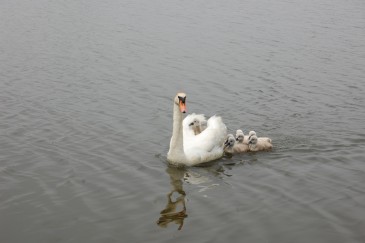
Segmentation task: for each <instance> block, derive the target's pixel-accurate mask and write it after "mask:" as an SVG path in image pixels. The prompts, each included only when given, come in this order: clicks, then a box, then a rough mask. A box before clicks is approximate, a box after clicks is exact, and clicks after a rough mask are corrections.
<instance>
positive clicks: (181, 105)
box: [167, 93, 227, 166]
mask: <svg viewBox="0 0 365 243" xmlns="http://www.w3.org/2000/svg"><path fill="white" fill-rule="evenodd" d="M185 101H186V94H185V93H178V94H177V95H176V96H175V98H174V113H173V128H172V137H171V140H170V149H169V152H168V153H167V160H168V161H169V162H170V163H171V164H175V165H188V166H193V165H197V164H200V163H204V162H208V161H212V160H215V159H219V158H221V157H222V156H223V142H224V140H225V137H226V134H227V127H226V125H224V123H223V122H222V119H221V118H220V117H218V116H212V117H211V118H209V120H208V121H207V128H206V129H205V130H204V131H202V132H201V133H200V134H198V135H195V136H192V137H190V138H188V139H189V140H188V143H186V146H184V140H185V138H184V136H183V113H185V112H186V102H185Z"/></svg>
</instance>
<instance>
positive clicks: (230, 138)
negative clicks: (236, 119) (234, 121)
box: [224, 134, 236, 149]
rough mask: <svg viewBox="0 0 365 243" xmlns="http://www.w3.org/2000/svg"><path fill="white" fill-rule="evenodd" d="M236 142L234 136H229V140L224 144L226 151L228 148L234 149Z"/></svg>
mask: <svg viewBox="0 0 365 243" xmlns="http://www.w3.org/2000/svg"><path fill="white" fill-rule="evenodd" d="M235 142H236V139H235V137H234V136H233V134H228V135H227V139H226V141H225V142H224V149H226V148H232V147H233V145H234V143H235Z"/></svg>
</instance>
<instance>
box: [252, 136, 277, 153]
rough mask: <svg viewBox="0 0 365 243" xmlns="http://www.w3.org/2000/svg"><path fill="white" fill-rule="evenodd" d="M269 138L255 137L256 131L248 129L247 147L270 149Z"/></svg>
mask: <svg viewBox="0 0 365 243" xmlns="http://www.w3.org/2000/svg"><path fill="white" fill-rule="evenodd" d="M272 147H273V146H272V141H271V138H268V137H259V138H258V137H257V135H256V132H254V131H250V133H249V138H248V148H249V150H250V151H253V152H255V151H262V150H270V149H272Z"/></svg>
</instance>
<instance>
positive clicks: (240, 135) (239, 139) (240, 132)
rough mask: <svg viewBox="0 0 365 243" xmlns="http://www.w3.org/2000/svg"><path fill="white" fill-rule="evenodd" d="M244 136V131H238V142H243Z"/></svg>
mask: <svg viewBox="0 0 365 243" xmlns="http://www.w3.org/2000/svg"><path fill="white" fill-rule="evenodd" d="M244 136H245V135H244V134H243V131H242V130H237V131H236V140H237V141H238V142H240V143H242V142H243V139H244Z"/></svg>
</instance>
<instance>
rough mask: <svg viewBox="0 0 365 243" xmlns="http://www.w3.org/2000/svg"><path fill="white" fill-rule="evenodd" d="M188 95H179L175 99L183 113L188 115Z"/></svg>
mask: <svg viewBox="0 0 365 243" xmlns="http://www.w3.org/2000/svg"><path fill="white" fill-rule="evenodd" d="M185 101H186V94H185V93H177V94H176V96H175V99H174V102H175V104H176V105H178V106H179V108H180V112H181V113H186V104H185Z"/></svg>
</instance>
